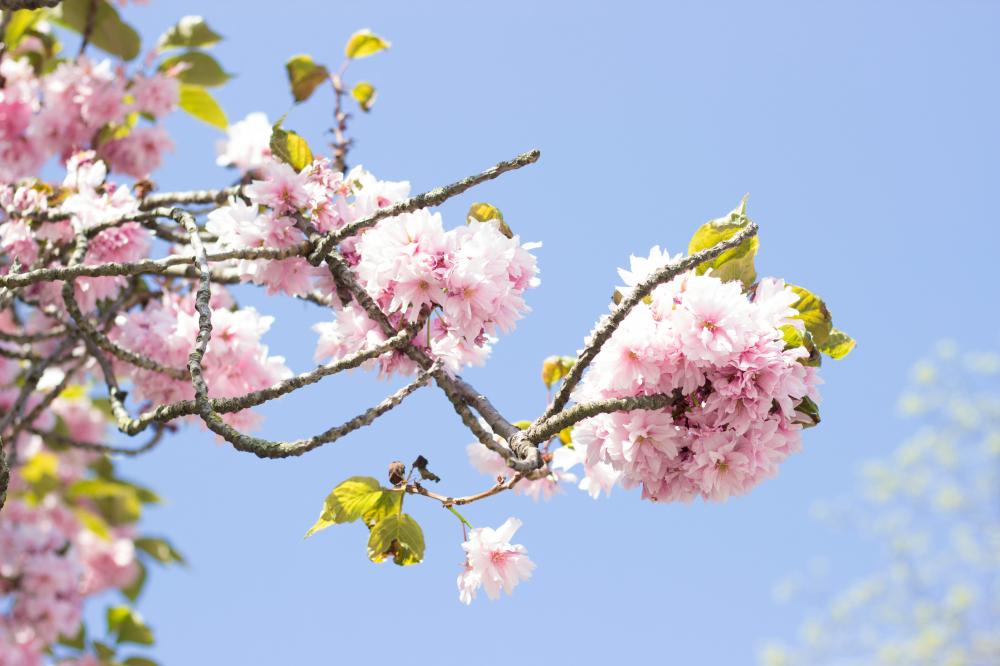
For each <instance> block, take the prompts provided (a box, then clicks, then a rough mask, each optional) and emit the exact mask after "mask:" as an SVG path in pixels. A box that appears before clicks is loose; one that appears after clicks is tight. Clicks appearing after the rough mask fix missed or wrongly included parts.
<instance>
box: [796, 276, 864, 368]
mask: <svg viewBox="0 0 1000 666" xmlns="http://www.w3.org/2000/svg"><path fill="white" fill-rule="evenodd" d="M788 286H789V287H790V288H791V290H792V291H793V292H795V294H796V295H797V296H798V297H799V298H798V300H797V301H795V302H794V303H792V307H793V308H795V309H796V310H798V311H799V313H798V314H797V315H795V316H794V317H792V319H801V320H802V321H803V323H805V325H806V330H807V331H809V332H810V333H812V337H813V342H814V343H816V346H817V347H819V348H821V349H822V348H823V346H824V345H826V344H827V340H828V339H829V337H830V333H831V332H832V331H833V324H832V322H833V316H832V315H831V314H830V311H829V310H827V309H826V303H824V302H823V299H821V298H820V297H818V296H816V295H815V294H813V293H812V292H811V291H809V290H808V289H803V288H802V287H796V286H795V285H791V284H790V285H788ZM848 351H849V350H848ZM845 353H846V352H845Z"/></svg>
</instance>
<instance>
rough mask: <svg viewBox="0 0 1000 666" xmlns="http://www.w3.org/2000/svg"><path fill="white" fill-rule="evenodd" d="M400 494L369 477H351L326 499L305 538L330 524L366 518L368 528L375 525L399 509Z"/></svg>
mask: <svg viewBox="0 0 1000 666" xmlns="http://www.w3.org/2000/svg"><path fill="white" fill-rule="evenodd" d="M399 495H400V493H393V492H389V491H387V490H385V489H384V488H382V486H381V485H379V482H378V481H376V480H375V479H373V478H372V477H370V476H352V477H351V478H349V479H347V480H346V481H343V482H341V483H340V484H338V485H337V487H336V488H334V489H333V492H331V493H330V494H329V496H327V498H326V502H325V503H324V504H323V512H322V513H321V514H320V516H319V520H317V521H316V524H315V525H313V526H312V529H310V530H309V531H308V532H306V535H305V536H304V537H302V538H303V539H306V538H308V537H310V536H312V535H313V534H315V533H316V532H318V531H319V530H322V529H325V528H327V527H329V526H330V525H336V524H339V523H353V522H354V521H355V520H358V519H359V518H363V519H364V520H365V523H367V524H368V525H374V524H375V523H377V522H379V521H380V520H382V518H384V517H385V516H386V515H388V514H390V513H392V512H393V511H398V510H399V499H400V498H399Z"/></svg>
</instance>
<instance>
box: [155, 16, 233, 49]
mask: <svg viewBox="0 0 1000 666" xmlns="http://www.w3.org/2000/svg"><path fill="white" fill-rule="evenodd" d="M221 39H222V36H221V35H217V34H216V33H214V32H213V31H212V29H211V28H209V27H208V24H207V23H205V19H203V18H202V17H200V16H185V17H184V18H182V19H181V20H180V21H178V22H177V25H175V26H174V27H172V28H170V29H169V30H167V31H166V32H165V33H163V34H162V35H160V39H159V40H158V41H157V42H156V48H157V49H159V50H160V51H166V50H167V49H176V48H188V49H191V48H195V47H198V46H211V45H212V44H215V43H216V42H218V41H219V40H221Z"/></svg>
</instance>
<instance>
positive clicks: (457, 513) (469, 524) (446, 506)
mask: <svg viewBox="0 0 1000 666" xmlns="http://www.w3.org/2000/svg"><path fill="white" fill-rule="evenodd" d="M444 508H446V509H448V510H449V511H451V512H452V513H453V514H455V515H456V516H458V519H459V520H461V521H462V524H463V525H468V526H469V529H470V530H471V529H474V528H473V527H472V523H470V522H469V521H467V520H466V519H465V516H463V515H462V514H460V513H459V512H458V511H455V507H453V506H452V505H450V504H446V505H445V507H444ZM463 529H464V528H463Z"/></svg>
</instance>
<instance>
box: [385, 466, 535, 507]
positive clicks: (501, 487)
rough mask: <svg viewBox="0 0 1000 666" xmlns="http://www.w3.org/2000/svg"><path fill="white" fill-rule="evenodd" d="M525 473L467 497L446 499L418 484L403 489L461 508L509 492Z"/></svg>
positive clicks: (408, 485)
mask: <svg viewBox="0 0 1000 666" xmlns="http://www.w3.org/2000/svg"><path fill="white" fill-rule="evenodd" d="M525 475H526V473H525V472H517V473H515V474H514V476H512V477H511V478H510V480H509V481H507V480H506V479H505V480H503V481H499V482H498V483H497V484H496V485H494V486H493V487H492V488H490V489H489V490H487V491H486V492H483V493H479V494H478V495H469V496H468V497H447V496H446V495H438V494H437V493H434V492H431V491H429V490H427V489H426V488H424V487H423V486H421V485H420V484H419V483H408V484H407V485H406V486H405V487H404V488H401V490H404V491H405V492H407V493H409V494H411V495H423V496H424V497H430V498H431V499H436V500H437V501H439V502H441V506H443V507H445V508H448V507H451V506H462V505H463V504H471V503H472V502H477V501H479V500H481V499H486V498H487V497H492V496H494V495H496V494H498V493H502V492H503V491H505V490H510V489H511V488H513V487H514V486H516V485H517V482H518V481H520V480H521V479H523V478H525Z"/></svg>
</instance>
